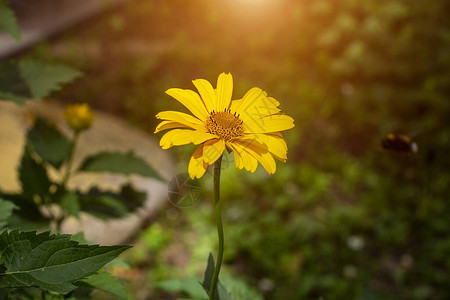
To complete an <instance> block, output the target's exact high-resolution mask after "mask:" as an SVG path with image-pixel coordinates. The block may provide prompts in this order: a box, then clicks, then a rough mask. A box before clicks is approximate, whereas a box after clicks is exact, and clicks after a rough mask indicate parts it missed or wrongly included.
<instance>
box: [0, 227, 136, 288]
mask: <svg viewBox="0 0 450 300" xmlns="http://www.w3.org/2000/svg"><path fill="white" fill-rule="evenodd" d="M128 248H129V246H98V245H79V244H78V242H75V241H71V240H70V235H62V234H57V235H50V232H44V233H41V234H36V232H19V231H18V230H15V231H12V232H8V231H4V232H3V233H2V234H1V235H0V264H3V265H4V268H5V270H4V271H0V272H1V273H0V288H19V287H39V288H41V289H44V290H47V291H54V292H59V293H67V292H70V291H72V290H74V289H75V288H76V286H75V285H74V284H75V282H77V281H79V280H81V279H83V278H85V277H87V276H90V275H92V274H94V273H95V272H97V271H98V270H99V269H100V268H102V267H103V266H104V265H105V264H106V263H108V262H109V261H111V260H113V259H114V258H115V257H117V256H118V255H119V254H120V253H122V252H123V251H125V250H126V249H128Z"/></svg>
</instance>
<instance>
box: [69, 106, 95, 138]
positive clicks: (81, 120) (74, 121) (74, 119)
mask: <svg viewBox="0 0 450 300" xmlns="http://www.w3.org/2000/svg"><path fill="white" fill-rule="evenodd" d="M63 117H64V119H65V120H66V122H67V125H69V126H70V128H72V129H73V130H74V131H76V132H80V131H83V130H86V129H88V128H89V127H91V124H92V121H93V120H94V115H93V114H92V110H91V108H90V107H89V105H87V104H86V103H82V104H72V105H69V106H67V109H66V110H65V111H64V112H63Z"/></svg>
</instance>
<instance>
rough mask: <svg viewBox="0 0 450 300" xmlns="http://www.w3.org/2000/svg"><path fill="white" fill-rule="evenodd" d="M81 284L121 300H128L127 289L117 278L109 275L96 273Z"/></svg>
mask: <svg viewBox="0 0 450 300" xmlns="http://www.w3.org/2000/svg"><path fill="white" fill-rule="evenodd" d="M80 282H82V283H84V284H86V285H88V286H90V287H93V288H96V289H99V290H102V291H104V292H107V293H108V294H111V295H113V296H115V297H117V298H118V299H119V300H127V299H128V292H127V290H126V289H125V287H124V286H123V285H122V284H121V283H120V282H119V280H117V278H116V277H114V276H112V275H111V274H109V273H105V272H102V273H96V274H93V275H91V276H89V277H88V278H86V279H82V280H81V281H80Z"/></svg>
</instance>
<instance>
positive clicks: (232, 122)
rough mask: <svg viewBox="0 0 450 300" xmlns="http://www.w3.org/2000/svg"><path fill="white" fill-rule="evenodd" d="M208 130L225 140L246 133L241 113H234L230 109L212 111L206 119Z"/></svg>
mask: <svg viewBox="0 0 450 300" xmlns="http://www.w3.org/2000/svg"><path fill="white" fill-rule="evenodd" d="M206 130H207V131H208V132H209V133H211V134H215V135H217V136H218V137H220V138H221V139H223V140H225V141H229V140H232V139H233V138H236V137H238V136H242V135H244V126H243V125H242V121H241V120H239V115H236V113H234V114H232V113H231V112H230V111H229V110H226V109H225V111H222V112H215V111H212V112H211V115H210V116H209V119H208V120H206Z"/></svg>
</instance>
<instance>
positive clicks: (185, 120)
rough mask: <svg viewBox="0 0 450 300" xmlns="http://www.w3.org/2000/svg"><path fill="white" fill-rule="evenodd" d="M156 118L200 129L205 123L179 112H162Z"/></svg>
mask: <svg viewBox="0 0 450 300" xmlns="http://www.w3.org/2000/svg"><path fill="white" fill-rule="evenodd" d="M156 118H158V119H162V120H166V121H173V122H177V123H181V124H185V125H186V126H189V127H192V128H195V129H200V128H204V127H205V123H204V122H203V121H201V120H199V119H197V118H196V117H193V116H191V115H188V114H185V113H182V112H179V111H162V112H160V113H158V114H157V115H156Z"/></svg>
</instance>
